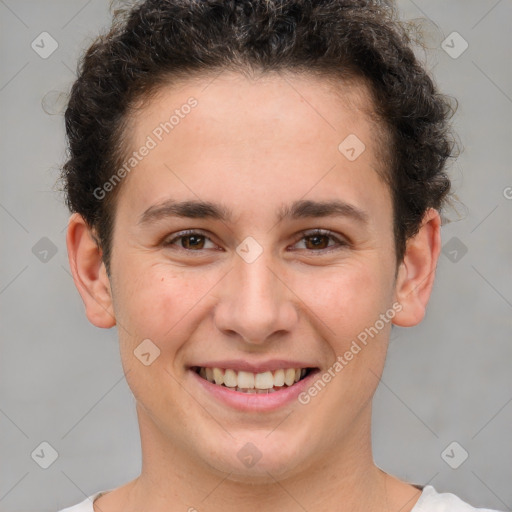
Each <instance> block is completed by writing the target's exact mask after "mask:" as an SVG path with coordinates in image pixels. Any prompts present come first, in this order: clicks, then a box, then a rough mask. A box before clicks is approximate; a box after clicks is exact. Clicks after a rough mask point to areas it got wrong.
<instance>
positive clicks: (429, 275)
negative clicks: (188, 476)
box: [393, 208, 441, 327]
mask: <svg viewBox="0 0 512 512" xmlns="http://www.w3.org/2000/svg"><path fill="white" fill-rule="evenodd" d="M440 251H441V218H440V216H439V212H438V211H437V210H435V209H434V208H430V209H429V210H427V212H426V213H425V215H424V217H423V222H422V225H421V227H420V230H419V231H418V233H417V234H416V236H414V237H413V238H410V239H409V240H408V242H407V248H406V252H405V256H404V260H403V262H402V263H401V264H400V268H399V271H398V276H397V280H396V285H395V301H397V302H399V303H400V304H401V306H402V309H401V311H400V312H399V313H397V314H396V315H395V317H394V319H393V323H394V324H395V325H398V326H400V327H412V326H414V325H417V324H419V323H420V322H421V321H422V320H423V318H424V316H425V311H426V308H427V303H428V301H429V298H430V294H431V292H432V287H433V285H434V278H435V271H436V266H437V262H438V259H439V253H440Z"/></svg>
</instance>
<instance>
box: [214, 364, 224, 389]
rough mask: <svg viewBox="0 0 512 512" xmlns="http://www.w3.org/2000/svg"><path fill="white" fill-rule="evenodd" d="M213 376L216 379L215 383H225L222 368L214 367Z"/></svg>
mask: <svg viewBox="0 0 512 512" xmlns="http://www.w3.org/2000/svg"><path fill="white" fill-rule="evenodd" d="M213 378H214V380H215V384H218V385H219V386H220V385H221V384H224V372H223V371H222V370H221V369H220V368H214V369H213Z"/></svg>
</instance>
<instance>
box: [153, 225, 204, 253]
mask: <svg viewBox="0 0 512 512" xmlns="http://www.w3.org/2000/svg"><path fill="white" fill-rule="evenodd" d="M177 240H181V243H179V244H176V243H175V242H176V241H177ZM205 240H210V238H208V237H207V236H206V235H205V234H203V233H202V232H201V231H197V230H194V229H188V230H186V231H181V232H180V233H177V234H176V236H173V237H172V238H170V239H167V240H164V242H163V244H162V245H163V246H164V247H169V246H171V245H178V247H179V248H180V249H184V250H186V251H190V252H197V251H200V250H202V249H206V248H207V247H205ZM210 242H211V240H210ZM212 243H213V242H212Z"/></svg>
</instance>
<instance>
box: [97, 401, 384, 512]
mask: <svg viewBox="0 0 512 512" xmlns="http://www.w3.org/2000/svg"><path fill="white" fill-rule="evenodd" d="M137 412H138V416H139V426H140V431H141V442H142V453H143V462H142V471H141V475H140V476H139V477H138V478H136V479H135V480H134V481H132V482H130V483H129V484H127V486H126V489H125V492H124V499H123V500H122V503H123V506H122V510H123V511H125V512H132V511H133V512H135V511H139V510H151V511H152V512H164V511H165V512H170V511H173V510H188V511H190V512H194V511H201V512H220V511H222V512H249V511H251V512H252V511H254V506H255V504H257V506H258V508H261V509H262V510H265V512H288V511H290V512H291V511H292V510H293V511H295V510H298V509H300V508H302V509H305V510H315V512H332V511H333V510H335V511H336V512H349V511H350V512H357V511H363V510H364V511H375V512H388V505H387V503H388V502H389V497H388V496H387V489H386V476H387V475H386V474H385V473H384V472H383V471H382V470H380V469H379V468H378V467H377V466H376V465H375V464H374V462H373V458H372V454H371V432H370V428H371V427H370V426H371V405H369V407H368V408H367V409H364V410H363V412H362V413H361V414H360V416H359V418H358V419H357V421H356V422H355V424H354V425H353V428H352V429H351V433H349V434H347V435H345V436H343V438H341V439H339V442H336V443H333V445H334V446H336V449H335V450H333V449H330V450H327V451H326V452H325V453H318V456H317V457H316V459H315V460H314V461H310V462H309V463H308V464H306V462H305V463H304V465H303V466H302V467H301V468H300V469H297V468H295V469H294V470H292V471H290V472H288V473H286V474H285V473H280V474H279V475H277V476H276V475H272V473H271V472H270V471H266V472H265V473H266V475H267V476H260V477H259V480H255V479H253V478H251V479H249V477H247V476H245V478H244V475H237V474H235V473H227V474H225V473H221V472H219V471H217V470H216V469H215V468H212V467H211V466H209V465H207V464H205V462H204V461H203V460H200V459H199V460H197V459H195V458H194V457H193V456H191V454H190V451H189V450H188V449H187V447H182V446H180V445H179V443H176V442H170V441H169V439H168V438H167V439H166V438H165V436H163V434H162V432H161V431H160V430H159V429H158V428H157V427H156V425H155V424H154V423H153V422H152V420H151V419H150V418H149V417H148V416H147V414H146V413H145V412H144V410H143V409H142V408H141V407H139V406H138V407H137ZM276 473H277V472H276ZM106 497H108V494H107V495H106ZM104 502H105V504H106V503H107V500H106V499H105V501H104ZM119 502H120V501H119ZM170 505H171V506H172V508H170V507H169V506H170ZM99 508H100V507H99V506H98V509H99ZM101 509H103V510H112V511H113V512H114V510H116V508H115V507H111V508H110V509H109V508H107V507H106V506H102V507H101ZM119 510H121V507H120V508H119Z"/></svg>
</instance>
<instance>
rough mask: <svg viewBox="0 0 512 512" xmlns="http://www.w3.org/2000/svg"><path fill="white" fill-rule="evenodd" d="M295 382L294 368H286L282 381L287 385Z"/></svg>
mask: <svg viewBox="0 0 512 512" xmlns="http://www.w3.org/2000/svg"><path fill="white" fill-rule="evenodd" d="M294 382H295V370H294V369H293V368H288V370H286V371H285V372H284V383H285V384H286V385H287V386H291V385H292V384H293V383H294Z"/></svg>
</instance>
